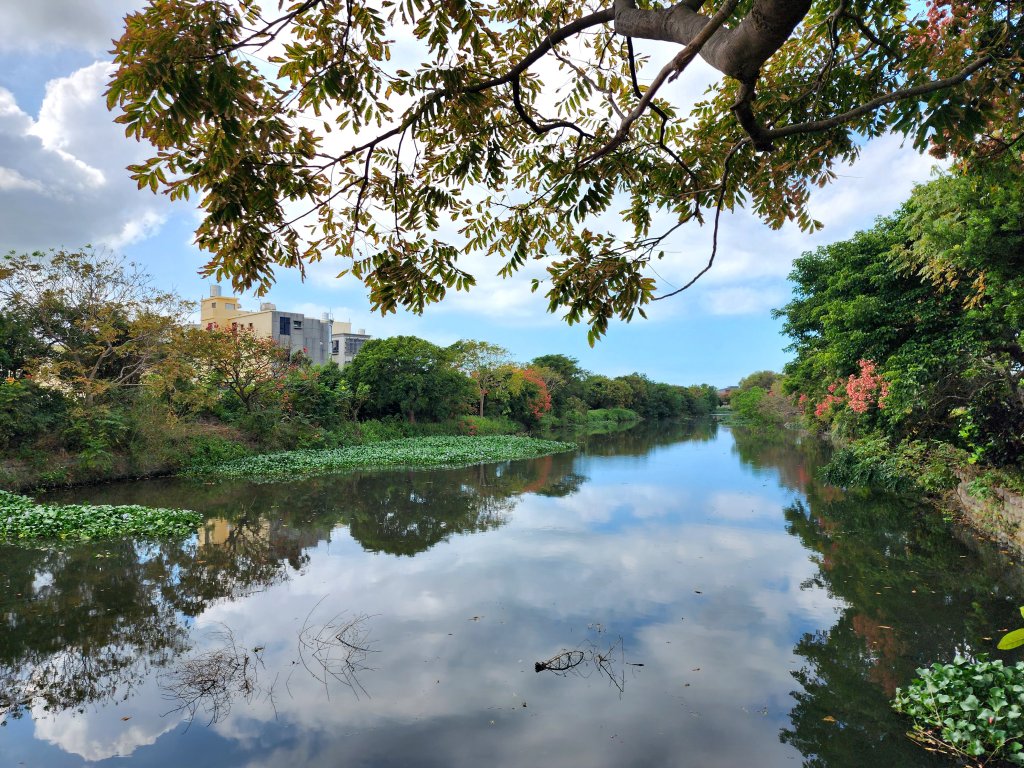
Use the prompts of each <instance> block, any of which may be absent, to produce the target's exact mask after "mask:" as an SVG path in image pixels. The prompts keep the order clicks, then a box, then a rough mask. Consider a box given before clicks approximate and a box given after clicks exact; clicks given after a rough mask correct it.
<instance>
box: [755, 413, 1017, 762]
mask: <svg viewBox="0 0 1024 768" xmlns="http://www.w3.org/2000/svg"><path fill="white" fill-rule="evenodd" d="M736 450H737V453H738V455H739V456H740V457H741V459H742V460H744V461H745V462H748V463H750V464H752V465H754V466H757V467H760V468H767V467H773V468H775V469H777V470H778V477H779V479H780V481H781V482H782V483H784V484H786V485H789V486H790V487H794V488H796V489H799V490H801V491H802V492H803V493H804V494H805V499H798V500H795V501H794V502H793V503H792V504H790V505H789V506H787V507H786V508H785V510H784V515H785V520H786V528H787V531H788V532H789V533H791V534H792V535H794V536H796V537H798V538H799V539H800V541H801V543H802V544H803V545H804V547H806V548H807V550H808V551H809V552H812V553H813V559H814V561H815V563H816V565H817V567H818V571H817V573H816V574H815V576H814V578H813V579H812V580H811V581H810V582H808V583H807V584H805V585H804V587H805V588H808V589H826V590H827V591H828V592H829V594H831V595H834V596H835V597H837V598H840V599H841V600H842V602H843V605H844V607H843V609H842V610H841V611H840V613H839V615H838V618H837V620H836V622H835V623H834V624H833V625H832V626H831V627H827V628H819V629H816V630H814V631H811V632H807V633H805V634H804V635H803V636H802V637H801V638H800V640H799V641H798V643H797V645H796V647H795V649H794V650H795V652H796V653H797V654H798V655H799V656H801V657H802V658H803V659H804V663H803V664H802V666H801V667H800V669H798V670H796V671H794V673H793V677H794V679H795V681H796V682H797V683H798V684H799V686H800V688H799V689H798V690H796V691H794V692H793V694H792V696H793V698H794V699H795V701H796V705H795V707H794V708H793V710H792V713H791V725H790V726H789V727H787V728H785V729H783V731H782V733H781V738H782V739H783V741H785V742H787V743H791V744H793V745H794V746H796V747H797V748H799V749H800V751H801V752H802V753H803V754H804V755H805V757H806V759H805V762H804V764H805V765H807V766H815V767H817V766H830V767H831V768H838V767H839V766H850V767H851V768H852V766H860V765H863V764H864V763H863V756H864V755H865V754H871V755H872V762H873V764H876V765H886V766H889V765H892V766H897V765H899V766H903V765H928V764H931V759H930V758H929V756H928V755H927V754H926V753H924V752H923V751H922V750H921V749H920V748H919V747H917V746H916V745H914V744H912V743H911V742H910V741H909V740H908V739H907V738H906V736H905V732H906V724H905V723H904V722H902V721H901V720H900V719H898V718H897V717H896V716H895V715H893V714H892V712H891V711H890V709H889V704H888V702H889V700H890V699H891V697H892V695H893V694H894V693H895V690H896V688H897V687H898V686H901V685H906V683H907V681H908V680H910V679H911V678H912V677H913V676H914V673H915V670H916V668H917V667H919V666H924V665H928V664H930V663H931V662H933V661H935V660H942V661H949V660H951V659H952V658H953V657H954V656H955V655H956V654H957V653H963V654H972V653H978V652H987V653H993V652H995V647H994V642H993V640H992V634H993V632H994V631H995V625H994V622H1000V621H1002V620H1003V619H1001V618H999V617H1005V616H1006V615H1007V613H1008V612H1010V609H1011V608H1012V607H1013V606H1014V605H1015V604H1016V603H1012V602H1011V603H1009V604H1008V600H1007V598H1008V597H1009V596H1010V595H1015V594H1021V593H1022V592H1021V589H1020V586H1021V585H1020V571H1019V569H1017V568H1014V567H1012V566H1011V565H1010V564H1009V563H1008V561H1007V559H1006V558H999V557H996V555H997V554H998V553H997V552H996V551H995V550H994V548H992V547H984V546H980V547H977V548H976V549H979V550H982V551H984V552H986V554H987V555H988V560H987V561H985V560H980V559H978V558H977V557H976V554H977V552H971V551H970V550H967V549H965V547H964V546H963V543H962V541H960V540H958V538H957V537H955V536H952V535H951V530H950V526H949V525H948V524H947V523H946V522H945V521H944V520H943V519H942V517H941V515H940V514H938V512H937V511H936V510H934V509H931V508H929V507H926V506H923V505H918V504H914V503H911V502H906V501H904V502H901V501H899V500H897V499H893V498H892V497H886V496H882V495H877V494H870V493H863V492H847V493H843V492H841V491H839V490H838V489H835V488H831V487H828V486H824V485H822V484H821V483H819V482H817V481H816V480H815V479H814V474H815V468H816V467H817V466H820V463H821V459H822V451H823V450H824V448H823V447H821V446H820V445H818V444H816V443H814V442H808V441H803V442H801V443H797V442H795V441H793V440H790V441H788V442H784V441H781V440H771V439H765V438H764V437H763V436H758V435H754V434H751V433H748V432H745V431H737V433H736ZM935 764H936V765H942V764H945V762H944V761H942V760H941V759H938V758H936V759H935Z"/></svg>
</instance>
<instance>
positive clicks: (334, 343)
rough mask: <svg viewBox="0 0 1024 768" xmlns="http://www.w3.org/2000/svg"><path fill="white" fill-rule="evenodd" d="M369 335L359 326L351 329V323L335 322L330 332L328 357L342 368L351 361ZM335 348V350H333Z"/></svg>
mask: <svg viewBox="0 0 1024 768" xmlns="http://www.w3.org/2000/svg"><path fill="white" fill-rule="evenodd" d="M370 338H371V337H370V336H369V335H367V333H366V331H365V330H364V329H362V328H360V329H359V330H358V331H356V332H353V331H352V323H343V322H340V321H338V322H335V323H334V325H333V327H332V332H331V343H330V350H329V351H330V358H331V360H333V361H334V362H336V363H337V364H338V365H340V366H341V367H342V368H344V367H345V366H346V365H348V364H349V363H351V362H352V359H353V358H354V357H355V356H356V354H357V353H358V352H359V350H360V348H361V347H362V346H363V344H365V343H366V342H367V341H369V340H370ZM335 350H337V351H335Z"/></svg>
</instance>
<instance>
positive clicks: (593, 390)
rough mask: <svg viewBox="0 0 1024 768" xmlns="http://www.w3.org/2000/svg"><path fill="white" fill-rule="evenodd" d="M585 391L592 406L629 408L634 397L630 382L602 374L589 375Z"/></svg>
mask: <svg viewBox="0 0 1024 768" xmlns="http://www.w3.org/2000/svg"><path fill="white" fill-rule="evenodd" d="M583 391H584V398H583V399H584V400H586V401H587V405H588V406H589V407H590V408H628V407H629V405H630V402H631V400H632V397H633V391H632V390H631V389H630V386H629V384H627V383H626V382H624V381H622V380H620V379H609V378H608V377H607V376H600V375H591V376H588V377H587V378H586V380H585V381H584V382H583Z"/></svg>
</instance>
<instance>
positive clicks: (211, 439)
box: [185, 435, 251, 465]
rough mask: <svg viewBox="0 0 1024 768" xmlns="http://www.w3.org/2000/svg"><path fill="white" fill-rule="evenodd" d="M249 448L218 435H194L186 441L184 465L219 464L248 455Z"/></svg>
mask: <svg viewBox="0 0 1024 768" xmlns="http://www.w3.org/2000/svg"><path fill="white" fill-rule="evenodd" d="M250 453H251V451H250V450H249V448H248V447H247V446H245V445H243V444H242V443H236V442H235V441H234V440H228V439H227V438H224V437H220V436H219V435H195V436H194V437H191V438H190V439H189V441H188V457H187V459H186V460H185V463H186V465H193V464H220V463H222V462H226V461H234V460H235V459H241V458H244V457H246V456H248V455H249V454H250Z"/></svg>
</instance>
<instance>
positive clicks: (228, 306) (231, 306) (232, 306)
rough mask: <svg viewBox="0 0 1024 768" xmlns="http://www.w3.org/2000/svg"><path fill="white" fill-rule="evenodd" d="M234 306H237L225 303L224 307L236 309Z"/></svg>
mask: <svg viewBox="0 0 1024 768" xmlns="http://www.w3.org/2000/svg"><path fill="white" fill-rule="evenodd" d="M234 308H235V305H234V304H225V305H224V309H234Z"/></svg>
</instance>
